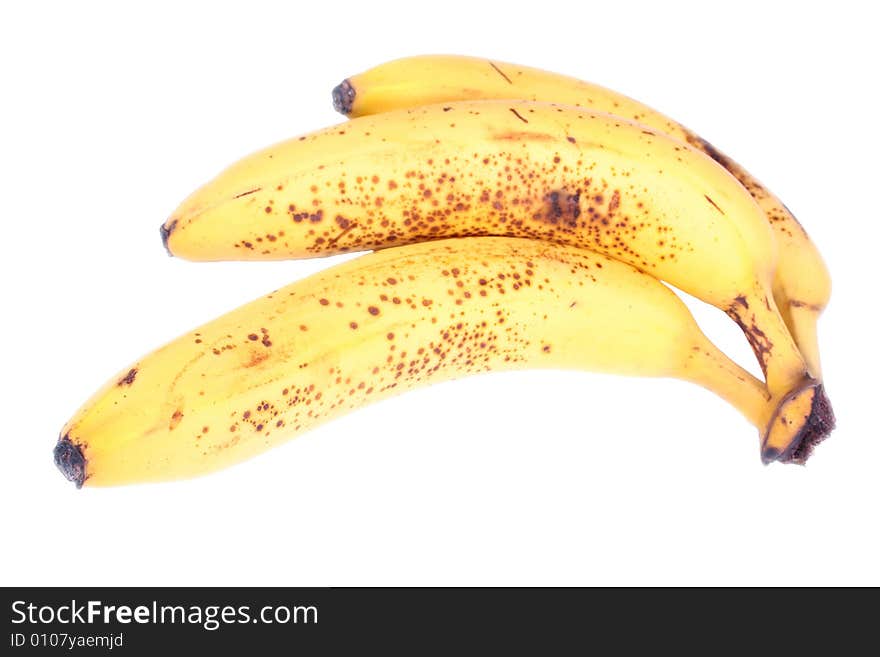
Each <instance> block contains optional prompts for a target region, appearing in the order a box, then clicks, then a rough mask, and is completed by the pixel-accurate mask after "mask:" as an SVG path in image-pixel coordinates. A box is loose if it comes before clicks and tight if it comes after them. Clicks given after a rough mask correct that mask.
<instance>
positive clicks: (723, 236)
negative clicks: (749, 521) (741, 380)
mask: <svg viewBox="0 0 880 657" xmlns="http://www.w3.org/2000/svg"><path fill="white" fill-rule="evenodd" d="M162 234H163V237H164V238H165V241H166V246H167V248H168V249H169V251H170V252H171V253H172V254H174V255H177V256H181V257H184V258H189V259H193V260H223V259H240V260H264V259H280V258H297V257H309V256H323V255H328V254H331V253H339V252H345V251H358V250H365V249H379V248H386V247H389V246H394V245H399V244H405V243H413V242H421V241H425V240H430V239H436V238H443V237H458V236H473V235H504V236H514V237H528V238H534V239H539V240H544V241H550V242H557V243H565V244H570V245H574V246H579V247H585V248H588V249H591V250H593V251H598V252H601V253H604V254H606V255H609V256H611V257H613V258H616V259H618V260H621V261H623V262H626V263H628V264H631V265H633V266H635V267H637V268H639V269H642V270H644V271H645V272H647V273H649V274H651V275H653V276H655V277H657V278H660V279H662V280H665V281H668V282H669V283H671V284H673V285H675V286H677V287H679V288H681V289H683V290H684V291H686V292H688V293H690V294H693V295H694V296H696V297H698V298H700V299H702V300H703V301H706V302H708V303H711V304H712V305H714V306H717V307H718V308H721V309H722V310H724V311H725V312H727V313H728V314H729V315H730V316H731V317H732V318H733V319H734V320H735V321H736V322H737V323H738V324H739V325H740V326H741V327H742V329H743V331H744V332H745V334H746V336H747V337H748V339H749V341H750V343H751V345H752V348H753V350H754V351H755V354H756V355H757V357H758V359H759V361H760V364H761V367H762V369H763V370H764V372H765V375H766V379H767V385H768V388H769V390H770V391H771V392H772V393H773V395H774V396H779V395H785V394H802V395H804V396H805V397H808V398H809V399H810V400H811V401H812V403H813V404H814V406H815V408H816V412H820V410H821V409H826V408H827V406H828V404H827V401H826V399H825V396H824V391H823V389H822V387H821V385H820V384H819V382H817V381H816V380H815V379H813V378H812V377H811V376H810V374H809V372H808V368H807V365H806V363H805V361H804V359H803V357H802V356H801V354H800V352H799V351H798V349H797V347H796V345H795V343H794V341H793V340H792V337H791V335H790V334H789V332H788V330H787V328H786V326H785V322H784V321H783V319H782V317H781V316H780V314H779V311H778V310H777V308H776V305H775V303H774V300H773V294H772V291H771V289H772V278H773V273H774V271H775V266H776V244H775V241H774V235H773V232H772V230H771V228H770V225H769V224H768V222H767V220H766V218H765V216H764V213H763V212H762V210H761V208H760V207H759V206H758V205H757V204H756V202H755V200H754V199H753V198H752V197H751V196H750V195H749V193H748V192H747V191H746V190H745V189H744V188H743V187H742V185H740V184H739V182H737V180H736V179H735V178H734V177H733V176H731V175H730V174H729V173H728V172H727V171H726V170H725V169H724V168H722V167H721V166H720V165H719V164H718V163H717V162H715V161H714V160H713V159H711V158H710V157H708V156H707V155H706V154H704V153H702V152H700V151H698V150H696V149H694V148H692V147H690V146H688V145H687V144H684V143H682V142H680V141H678V140H675V139H673V138H671V137H668V136H666V135H663V134H660V133H658V132H655V131H653V130H651V129H648V128H646V127H645V126H644V125H641V124H637V123H634V122H630V121H627V120H625V119H622V118H620V117H616V116H612V115H608V114H602V113H595V112H590V111H587V110H584V109H579V108H574V107H569V106H559V105H553V104H549V103H535V102H530V101H492V100H489V101H472V102H455V103H449V104H447V105H430V106H425V107H418V108H413V109H407V110H400V111H396V112H387V113H383V114H377V115H374V116H366V117H361V118H357V119H353V120H352V121H350V122H348V123H345V124H341V125H338V126H334V127H331V128H327V129H325V130H320V131H318V132H314V133H311V134H308V135H303V136H301V137H299V138H295V139H291V140H289V141H286V142H282V143H280V144H278V145H276V146H272V147H270V148H267V149H265V150H263V151H260V152H258V153H255V154H253V155H251V156H249V157H246V158H244V159H243V160H241V161H239V162H238V163H236V164H234V165H233V166H231V167H229V168H228V169H227V170H225V171H224V172H222V173H221V174H220V175H219V176H217V177H216V178H215V179H214V180H212V181H211V182H209V183H207V184H206V185H205V186H203V187H202V188H200V189H199V190H197V191H196V192H194V193H193V194H192V195H191V196H190V197H189V198H187V199H186V200H185V201H184V202H183V204H182V205H181V206H180V207H179V208H178V209H177V210H176V211H175V212H174V213H173V214H172V216H171V217H170V218H169V220H168V221H167V222H166V224H165V225H164V226H163V227H162ZM773 455H774V452H773V451H772V450H771V449H770V448H768V451H767V452H766V454H765V458H771V457H772V456H773Z"/></svg>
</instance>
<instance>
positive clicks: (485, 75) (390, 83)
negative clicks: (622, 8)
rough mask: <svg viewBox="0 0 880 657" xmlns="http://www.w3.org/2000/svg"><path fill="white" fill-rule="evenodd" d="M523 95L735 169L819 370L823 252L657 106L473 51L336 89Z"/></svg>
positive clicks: (344, 104)
mask: <svg viewBox="0 0 880 657" xmlns="http://www.w3.org/2000/svg"><path fill="white" fill-rule="evenodd" d="M487 98H511V99H513V98H522V99H527V100H538V101H547V102H555V103H564V104H569V105H577V106H583V107H585V108H588V109H590V110H593V111H597V112H608V113H610V114H616V115H619V116H622V117H624V118H627V119H630V120H635V121H638V122H639V123H642V124H644V125H646V126H648V127H649V128H651V129H653V130H658V131H660V132H662V133H664V134H667V135H670V136H672V137H675V138H677V139H680V140H682V141H686V142H687V143H688V144H691V145H692V146H694V147H695V148H698V149H700V150H702V151H703V152H705V153H707V154H708V155H709V156H710V157H712V158H713V159H714V160H715V161H716V162H718V163H719V164H721V166H723V167H724V168H725V169H727V170H728V171H730V173H731V174H733V175H734V176H735V177H736V178H737V179H738V180H739V181H740V182H741V183H742V184H743V186H744V187H745V188H746V189H747V190H748V191H749V192H750V193H751V194H752V196H753V197H754V198H755V200H756V201H757V203H758V204H759V205H760V206H761V208H762V209H763V210H764V213H765V214H766V216H767V218H768V219H769V221H770V223H771V226H772V227H773V231H774V233H775V235H776V240H777V244H778V251H779V260H778V265H777V270H776V275H775V278H774V281H773V296H774V297H775V299H776V303H777V305H778V306H779V309H780V311H781V312H782V315H783V318H784V319H785V320H786V324H787V325H788V328H789V330H790V332H791V334H792V336H793V337H794V339H795V342H796V343H797V345H798V347H799V348H800V351H801V353H802V354H803V355H804V358H805V359H806V361H807V364H808V366H809V368H810V372H811V373H812V374H813V376H814V377H816V378H817V379H818V378H821V370H820V360H819V345H818V341H817V337H816V322H817V320H818V319H819V315H820V313H821V312H822V310H823V309H824V308H825V306H826V305H827V304H828V299H829V297H830V295H831V278H830V277H829V275H828V270H827V268H826V266H825V263H824V262H823V260H822V256H821V255H820V254H819V251H818V250H817V249H816V247H815V245H814V244H813V242H812V241H811V240H810V238H809V236H808V235H807V233H806V231H805V230H804V229H803V227H802V226H801V225H800V223H798V221H797V219H795V217H794V215H792V213H791V212H790V211H789V210H788V208H787V207H785V205H784V204H783V203H782V201H780V200H779V199H778V198H776V196H774V195H773V194H772V193H771V192H770V191H769V190H768V189H767V188H766V187H764V186H763V185H762V184H761V183H760V182H758V181H757V180H756V179H755V178H754V177H752V176H751V174H749V172H748V171H746V170H745V169H743V168H742V167H741V166H740V165H739V164H737V163H736V162H734V161H733V160H731V159H730V158H729V157H727V156H726V155H724V154H723V153H721V152H720V151H719V150H718V149H716V148H715V147H714V146H712V144H710V143H709V142H707V141H706V140H704V139H702V138H701V137H699V136H698V135H696V134H694V133H693V132H691V131H690V130H688V129H687V128H685V127H684V126H682V125H681V124H679V123H677V122H676V121H673V120H672V119H670V118H669V117H667V116H664V115H663V114H660V113H659V112H657V111H656V110H653V109H651V108H650V107H648V106H646V105H643V104H642V103H640V102H638V101H635V100H633V99H631V98H628V97H626V96H624V95H622V94H619V93H617V92H614V91H611V90H610V89H606V88H604V87H600V86H598V85H595V84H591V83H589V82H583V81H581V80H577V79H574V78H570V77H567V76H564V75H559V74H556V73H550V72H547V71H542V70H540V69H536V68H529V67H527V66H519V65H517V64H509V63H503V62H494V61H490V60H486V59H481V58H476V57H462V56H454V55H426V56H418V57H407V58H404V59H399V60H395V61H391V62H387V63H385V64H380V65H379V66H376V67H375V68H372V69H370V70H368V71H366V72H364V73H361V74H359V75H356V76H354V77H351V78H348V79H347V80H345V81H344V82H343V83H342V84H340V85H339V86H337V87H336V88H335V89H334V90H333V101H334V106H335V107H336V109H337V110H339V111H340V112H342V113H343V114H347V115H349V116H352V117H355V116H364V115H369V114H376V113H379V112H387V111H391V110H396V109H402V108H406V107H415V106H418V105H428V104H432V103H441V102H448V101H454V100H477V99H487Z"/></svg>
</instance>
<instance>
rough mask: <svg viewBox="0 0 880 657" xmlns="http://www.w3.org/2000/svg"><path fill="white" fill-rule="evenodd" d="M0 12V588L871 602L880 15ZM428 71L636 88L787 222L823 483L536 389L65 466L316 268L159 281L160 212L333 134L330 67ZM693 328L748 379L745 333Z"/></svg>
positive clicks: (431, 395)
mask: <svg viewBox="0 0 880 657" xmlns="http://www.w3.org/2000/svg"><path fill="white" fill-rule="evenodd" d="M306 4H308V7H307V6H306ZM3 6H4V8H3V9H2V10H0V12H2V15H0V62H2V65H0V66H2V69H0V70H2V93H3V95H4V97H5V98H4V99H3V100H2V101H0V116H2V122H0V131H2V146H0V167H2V171H0V176H2V178H0V180H2V181H3V183H2V194H0V213H2V217H0V221H2V230H3V233H2V246H3V258H2V260H0V267H2V272H3V276H2V280H3V314H4V319H3V322H2V324H0V331H2V344H3V361H2V372H3V378H2V385H3V390H2V400H3V406H2V408H3V413H2V422H0V431H2V437H0V440H2V442H0V445H2V454H0V464H2V468H0V486H2V493H3V494H2V498H0V499H2V502H0V514H2V518H0V526H2V527H3V530H2V531H3V534H4V540H3V541H2V546H3V547H2V559H0V583H2V584H6V585H12V584H16V585H50V584H93V585H136V584H156V585H160V584H161V585H164V584H168V585H173V584H180V585H221V584H235V585H245V584H252V585H343V584H354V585H365V584H379V585H385V584H388V585H391V584H403V585H408V584H437V585H444V584H474V585H489V584H500V585H508V584H511V585H512V584H523V585H533V584H553V585H569V584H580V585H593V584H596V585H598V584H691V585H692V584H697V585H699V584H773V585H777V584H873V585H878V584H880V559H878V558H877V555H878V552H880V530H878V522H877V518H878V506H880V477H878V473H877V468H878V462H880V458H878V456H880V431H878V428H877V415H876V413H877V408H878V406H880V404H878V401H877V398H876V392H877V390H878V388H877V384H876V378H875V376H876V371H877V365H878V362H877V360H878V356H877V349H876V345H875V342H876V341H877V325H876V322H875V321H874V318H875V316H876V314H877V284H878V275H877V269H875V267H876V266H877V262H878V254H877V244H878V238H880V231H878V221H880V217H878V215H880V212H878V200H877V199H878V182H877V174H878V171H880V167H878V164H877V152H878V146H880V144H878V131H877V127H876V125H875V120H876V117H877V116H878V115H880V107H878V102H877V97H876V88H877V86H876V63H877V62H878V61H880V54H878V52H877V49H876V46H874V45H871V44H876V42H877V41H876V35H875V34H873V31H872V30H871V29H870V25H871V21H870V20H869V16H868V15H867V12H868V11H869V10H868V9H860V7H863V6H864V7H867V6H868V3H857V2H853V3H848V2H840V1H838V2H835V3H833V9H828V8H827V5H826V4H825V3H815V5H814V4H813V3H794V2H792V3H781V2H780V3H775V4H774V3H767V2H762V3H750V2H742V1H740V2H736V3H724V4H723V7H722V6H721V5H720V4H719V3H699V4H698V3H693V4H683V3H676V2H656V3H647V2H646V3H638V4H637V3H633V2H630V3H627V2H603V3H593V2H590V3H562V2H558V3H557V2H549V1H547V0H544V1H542V2H540V3H537V4H535V3H520V4H518V3H511V2H498V3H478V2H473V1H469V2H455V1H451V0H444V2H442V3H439V4H424V5H422V4H418V3H411V2H410V3H390V2H385V3H383V2H369V3H364V2H361V3H353V5H352V6H346V5H345V4H344V3H341V2H338V1H334V2H320V3H295V2H279V3H271V4H269V3H260V2H248V3H239V4H238V5H237V6H235V7H231V8H228V7H225V6H224V5H222V4H220V3H216V2H214V3H204V4H200V3H182V2H174V3H160V2H151V3H147V4H143V5H141V7H142V8H141V9H140V10H136V9H134V8H133V6H132V5H130V4H129V3H109V2H108V3H105V4H98V3H92V2H75V3H60V2H59V3H56V4H49V3H39V2H33V3H4V5H3ZM12 6H16V7H17V8H15V9H11V7H12ZM426 52H427V53H430V52H450V53H462V54H473V55H482V56H487V57H492V58H494V59H497V60H501V61H505V60H506V61H513V62H518V63H523V64H530V65H533V66H538V67H543V68H547V69H550V70H555V71H559V72H563V73H567V74H571V75H574V76H577V77H581V78H586V79H589V80H591V81H594V82H598V83H601V84H604V85H606V86H610V87H612V88H615V89H617V90H619V91H622V92H625V93H627V94H629V95H632V96H634V97H636V98H638V99H640V100H643V101H645V102H647V103H649V104H651V105H653V106H655V107H656V108H658V109H661V110H663V111H665V112H666V113H668V114H670V115H672V116H673V117H675V118H677V119H678V120H680V121H681V122H683V123H685V124H686V125H688V126H690V127H692V128H694V129H695V130H697V131H698V132H699V133H701V134H702V135H703V136H705V137H707V138H708V139H710V140H711V141H713V142H714V143H716V144H717V145H718V146H720V147H721V148H722V149H724V150H725V151H727V152H728V153H729V154H730V155H732V156H733V157H735V158H736V159H737V160H739V161H740V162H741V163H743V164H745V165H746V166H747V167H748V168H749V169H750V170H751V171H752V172H753V173H755V174H756V175H757V176H758V177H759V178H760V179H762V180H764V181H765V182H766V183H768V185H769V186H770V187H771V188H772V189H773V190H774V191H776V192H777V193H778V194H779V196H780V197H782V198H783V199H784V200H785V202H786V203H787V205H788V206H789V207H790V208H792V210H793V211H794V212H795V214H797V215H798V217H800V219H801V220H802V222H803V223H804V224H805V225H806V226H807V228H808V230H809V231H810V233H811V234H812V236H813V237H814V239H815V241H816V242H817V243H818V245H819V247H820V248H821V249H822V251H823V253H824V255H825V256H826V259H827V261H828V263H829V266H830V268H831V272H832V275H833V278H834V283H835V292H834V298H833V300H832V303H831V306H830V307H829V309H828V311H827V313H826V315H825V316H824V317H823V320H822V322H821V326H820V329H821V342H822V349H823V360H824V365H825V369H826V377H827V388H828V391H829V394H830V396H831V399H832V401H833V403H834V406H835V409H836V411H837V416H838V421H839V428H838V430H837V431H836V433H835V434H834V435H833V436H832V438H831V439H830V440H829V441H828V442H826V443H825V444H823V445H822V446H821V447H819V448H818V449H817V451H816V453H815V455H814V457H813V460H811V462H810V463H809V465H808V466H807V467H805V468H799V467H795V466H781V465H773V466H770V467H764V466H762V465H761V463H760V460H759V457H758V444H757V436H756V432H755V431H754V430H753V429H752V427H750V426H749V425H748V424H747V423H746V422H745V421H744V420H743V419H741V418H740V417H739V416H738V415H737V413H736V412H735V411H734V410H733V409H732V408H730V407H728V406H726V405H725V404H724V403H723V402H721V401H720V400H719V399H717V398H715V397H714V396H712V395H711V394H710V393H708V392H706V391H703V390H701V389H699V388H696V387H694V386H690V385H688V384H685V383H681V382H677V381H660V380H639V379H625V378H615V377H610V376H599V375H594V374H579V373H565V374H561V373H554V372H527V373H517V374H506V375H504V374H497V375H489V376H486V377H483V378H477V379H471V380H464V381H459V382H455V383H451V384H445V385H441V386H438V387H434V388H429V389H425V390H421V391H418V392H414V393H411V394H408V395H406V396H403V397H398V398H396V399H392V400H389V401H386V402H383V403H381V404H378V405H376V406H373V407H370V408H367V409H364V410H362V411H359V412H357V413H354V414H352V415H350V416H348V417H345V418H343V419H341V420H339V421H336V422H334V423H331V424H329V425H325V426H324V427H322V428H320V429H318V430H315V431H313V432H311V433H309V434H307V435H305V436H302V437H300V438H298V439H297V440H295V441H292V442H290V443H287V444H285V445H284V446H282V447H280V448H278V449H276V450H274V451H272V452H270V453H268V454H266V455H264V456H262V457H259V458H257V459H255V460H253V461H250V462H248V463H245V464H243V465H240V466H238V467H235V468H232V469H230V470H227V471H224V472H222V473H219V474H216V475H212V476H209V477H204V478H201V479H196V480H192V481H184V482H180V483H172V484H161V485H149V486H131V487H126V488H110V489H96V490H89V489H83V490H79V491H78V490H76V489H75V488H74V486H72V485H71V484H69V483H68V482H66V481H65V480H64V479H63V478H62V477H61V476H60V475H59V473H58V472H57V471H56V469H55V467H54V465H53V464H52V456H51V452H52V447H53V445H54V442H55V440H56V438H57V433H58V430H59V428H60V427H61V426H62V425H63V423H64V422H65V421H66V420H67V419H68V417H69V416H70V415H71V414H72V413H73V411H74V410H75V409H76V408H77V407H78V406H79V404H80V403H81V402H82V401H84V400H85V398H86V397H87V396H88V395H89V394H90V393H91V392H92V391H93V390H94V389H95V388H96V387H97V386H98V385H100V384H101V383H103V381H104V380H105V379H106V378H108V377H109V376H110V375H112V374H113V373H115V372H116V371H117V370H118V369H119V368H121V367H122V366H123V365H125V364H126V363H128V362H130V361H132V360H133V359H135V358H137V357H138V356H140V355H141V354H143V353H144V352H146V351H148V350H150V349H152V348H153V347H156V346H158V345H159V344H161V343H163V342H165V341H166V340H168V339H170V338H172V337H175V336H176V335H178V334H180V333H181V332H183V331H185V330H187V329H189V328H191V327H193V326H195V325H197V324H199V323H202V322H203V321H205V320H207V319H209V318H212V317H214V316H216V315H219V314H221V313H223V312H225V311H226V310H229V309H232V308H233V307H235V306H237V305H239V304H240V303H242V302H244V301H246V300H249V299H251V298H254V297H256V296H259V295H261V294H263V293H265V292H268V291H269V290H271V289H274V288H276V287H279V286H280V285H282V284H285V283H287V282H290V281H292V280H295V279H297V278H300V277H303V276H305V275H306V274H308V273H310V272H313V271H316V270H318V269H320V268H323V267H325V266H327V265H329V264H330V262H331V261H330V260H323V261H306V262H282V263H272V264H267V263H224V264H194V263H187V262H183V261H177V260H174V259H171V258H168V257H167V256H166V254H165V252H164V251H163V249H162V246H161V244H160V241H159V236H158V226H159V224H160V223H161V222H162V221H163V220H164V219H165V217H166V216H167V215H168V214H169V213H170V211H171V210H172V209H173V208H174V207H175V206H176V205H177V203H178V202H179V201H180V200H181V199H182V198H183V197H184V196H185V195H186V194H188V193H189V192H190V191H192V190H193V189H194V188H195V187H196V186H197V185H199V184H201V183H202V182H204V181H205V180H206V179H208V178H209V177H211V176H212V175H214V174H215V173H216V172H217V171H218V170H219V169H220V168H222V167H224V166H225V165H227V164H229V163H231V162H232V161H234V160H235V159H237V158H238V157H240V156H242V155H244V154H246V153H248V152H250V151H252V150H254V149H256V148H258V147H261V146H263V145H267V144H269V143H272V142H275V141H278V140H280V139H282V138H285V137H288V136H293V135H295V134H298V133H302V132H306V131H309V130H312V129H316V128H319V127H322V126H325V125H328V124H331V123H335V122H338V121H340V120H341V118H340V117H339V116H338V115H336V114H335V113H334V112H333V110H332V108H331V105H330V90H331V88H332V87H333V86H334V85H335V84H336V83H337V82H339V81H340V80H341V79H343V78H344V77H346V76H348V75H350V74H354V73H356V72H359V71H361V70H363V69H366V68H368V67H371V66H373V65H375V64H378V63H380V62H382V61H384V60H387V59H391V58H395V57H399V56H404V55H410V54H419V53H426ZM695 312H696V314H697V316H698V319H699V320H700V322H701V323H702V324H703V325H704V328H705V330H706V332H707V333H708V334H709V335H710V336H711V337H712V338H713V339H715V340H716V341H717V342H718V343H719V344H720V345H721V346H722V347H723V348H725V349H726V350H727V351H728V352H729V353H730V354H731V355H732V356H733V357H734V358H736V359H737V360H739V361H740V362H741V363H743V364H747V365H748V367H749V368H750V369H752V370H754V369H755V368H754V367H753V359H752V356H751V354H750V352H749V351H748V348H747V346H746V344H745V341H744V339H743V338H742V336H741V334H740V333H739V331H738V329H736V327H735V326H733V324H732V323H730V322H729V321H728V320H727V319H726V318H725V317H724V316H723V315H721V313H720V312H719V311H717V310H715V309H711V308H707V307H704V306H702V305H699V306H697V305H695Z"/></svg>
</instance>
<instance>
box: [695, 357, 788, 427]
mask: <svg viewBox="0 0 880 657" xmlns="http://www.w3.org/2000/svg"><path fill="white" fill-rule="evenodd" d="M697 348H698V347H694V349H695V350H696V349H697ZM699 350H700V352H702V353H698V352H697V351H694V354H695V355H696V356H695V357H692V358H690V359H688V363H687V368H686V371H685V377H684V378H686V380H688V381H690V382H691V383H696V384H697V385H699V386H702V387H703V388H706V389H708V390H711V391H712V392H714V393H715V394H716V395H718V396H719V397H721V398H722V399H724V400H725V401H726V402H728V403H729V404H731V405H732V406H733V407H734V408H736V409H737V410H738V411H739V412H740V413H742V414H743V415H744V416H745V418H746V419H747V420H748V421H749V422H751V423H752V424H753V425H754V426H755V427H756V428H757V429H758V431H760V432H761V433H762V434H763V432H764V430H765V428H766V426H767V422H768V421H769V420H770V416H771V415H772V414H773V410H774V408H773V406H772V405H771V403H770V401H771V396H770V393H769V392H768V391H767V387H766V386H765V385H764V383H763V382H762V381H761V380H760V379H758V378H756V377H754V376H752V375H751V374H750V373H749V372H747V371H746V370H744V369H743V368H742V367H740V366H739V365H737V364H736V363H734V362H733V361H732V360H730V359H729V358H728V357H727V356H725V355H724V354H723V353H721V351H719V350H718V348H717V347H715V346H714V345H712V344H711V343H709V342H708V341H707V342H706V344H704V345H702V346H700V347H699Z"/></svg>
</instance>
